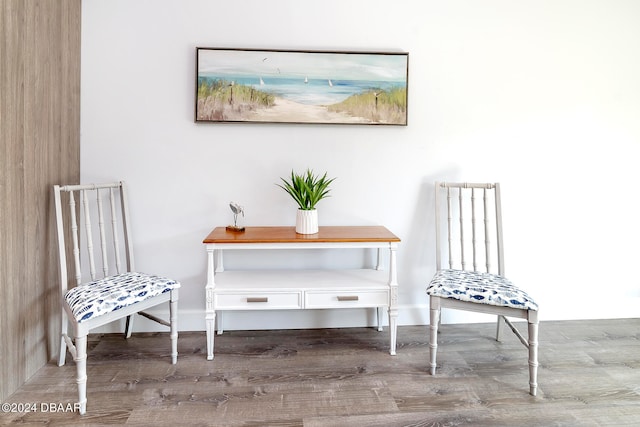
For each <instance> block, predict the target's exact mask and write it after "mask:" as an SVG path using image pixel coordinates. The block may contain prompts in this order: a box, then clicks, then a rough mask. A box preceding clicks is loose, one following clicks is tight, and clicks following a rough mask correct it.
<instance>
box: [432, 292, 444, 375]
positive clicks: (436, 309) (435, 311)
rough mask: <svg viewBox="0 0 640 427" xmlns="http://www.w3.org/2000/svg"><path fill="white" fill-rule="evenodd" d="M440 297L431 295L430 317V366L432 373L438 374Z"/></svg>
mask: <svg viewBox="0 0 640 427" xmlns="http://www.w3.org/2000/svg"><path fill="white" fill-rule="evenodd" d="M440 310H441V308H440V299H439V298H437V297H433V296H432V297H430V310H429V313H430V317H429V330H430V335H429V368H430V371H431V375H435V374H436V353H437V351H438V324H439V322H440Z"/></svg>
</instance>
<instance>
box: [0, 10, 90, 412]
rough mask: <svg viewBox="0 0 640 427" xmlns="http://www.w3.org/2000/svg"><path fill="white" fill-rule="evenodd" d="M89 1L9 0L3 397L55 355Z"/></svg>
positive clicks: (1, 83) (4, 79)
mask: <svg viewBox="0 0 640 427" xmlns="http://www.w3.org/2000/svg"><path fill="white" fill-rule="evenodd" d="M80 25H81V0H56V1H50V0H0V59H1V63H0V130H1V148H0V209H1V210H0V216H1V220H0V304H1V305H2V308H0V401H4V400H5V399H6V398H7V397H9V396H10V395H11V394H12V393H13V392H14V391H15V390H17V389H18V387H19V386H20V385H22V384H23V383H24V382H25V381H26V380H27V379H28V378H29V377H31V376H32V375H33V374H34V373H35V372H36V371H37V370H38V369H39V368H41V367H42V366H43V365H44V364H46V363H47V361H48V360H50V359H52V358H55V357H56V354H55V353H56V347H57V343H58V334H59V329H60V327H59V325H58V323H59V318H60V316H59V312H58V311H59V308H58V307H59V303H58V301H59V291H58V288H57V285H56V278H57V274H58V268H57V262H58V261H57V251H56V244H55V221H54V219H53V216H54V209H53V200H52V197H51V196H52V189H51V186H52V185H53V184H55V183H77V182H78V181H79V179H80Z"/></svg>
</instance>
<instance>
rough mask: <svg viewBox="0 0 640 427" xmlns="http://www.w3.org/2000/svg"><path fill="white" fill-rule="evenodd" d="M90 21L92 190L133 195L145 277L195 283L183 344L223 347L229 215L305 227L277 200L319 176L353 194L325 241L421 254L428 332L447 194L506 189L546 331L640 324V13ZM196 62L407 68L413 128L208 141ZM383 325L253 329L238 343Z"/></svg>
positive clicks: (418, 292)
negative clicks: (188, 340) (283, 53)
mask: <svg viewBox="0 0 640 427" xmlns="http://www.w3.org/2000/svg"><path fill="white" fill-rule="evenodd" d="M82 9H83V10H82V13H83V19H82V87H81V90H82V104H81V105H82V110H81V111H82V123H81V131H82V139H81V143H82V145H81V146H82V149H81V153H82V154H81V155H82V157H81V166H82V181H83V182H92V181H98V180H111V179H116V178H123V179H125V180H127V181H128V182H129V184H130V192H131V196H132V209H133V217H134V218H133V219H134V226H135V228H134V230H133V231H134V235H135V238H136V240H137V252H136V255H137V264H138V269H140V270H145V271H154V272H159V273H161V274H166V275H169V276H172V277H175V278H177V279H179V280H181V281H182V283H183V290H182V293H181V301H180V313H181V314H180V316H181V321H182V325H181V329H196V330H202V329H204V283H205V252H204V248H203V245H202V244H201V241H202V239H203V238H204V237H205V235H206V234H207V233H208V232H209V231H210V230H211V229H212V228H213V227H214V226H219V225H226V224H228V223H229V222H230V221H231V216H230V211H229V209H228V202H229V201H230V200H236V201H239V202H241V203H242V204H243V205H244V206H245V208H246V214H247V216H246V219H245V224H246V225H293V222H294V211H295V206H294V204H293V202H292V201H291V200H289V199H288V196H287V195H286V194H285V193H284V192H283V191H282V190H280V189H279V188H277V187H276V186H275V185H274V183H275V182H277V181H278V177H279V176H284V175H286V174H287V173H288V172H289V171H290V170H291V169H292V168H294V169H298V170H300V169H303V168H306V167H311V168H313V169H315V170H317V171H325V170H326V171H328V173H329V174H330V175H332V176H337V177H338V179H337V180H336V181H335V185H334V187H333V188H334V189H333V193H332V194H333V197H331V198H329V199H327V200H324V201H322V202H321V204H320V205H319V208H320V222H321V225H338V224H382V225H385V226H387V227H388V228H389V229H390V230H392V231H393V232H394V233H395V234H397V235H398V236H399V237H400V238H401V239H402V244H401V248H400V249H401V250H400V253H399V258H398V261H399V268H400V270H399V281H400V286H401V291H400V304H401V313H400V321H401V323H404V324H424V323H428V316H427V312H426V309H425V307H426V305H427V298H426V296H425V294H424V288H425V284H426V282H427V281H428V280H429V278H430V276H431V275H432V274H433V272H434V248H433V246H434V243H433V234H432V229H433V224H432V221H433V215H432V210H433V208H432V190H431V186H432V183H433V181H434V180H435V179H448V180H465V181H474V180H481V181H484V180H487V181H500V182H501V183H502V186H503V198H504V201H503V203H504V206H503V209H504V215H505V217H506V218H505V225H504V226H505V239H506V245H507V251H506V257H507V258H506V261H507V273H508V275H509V276H510V277H511V278H512V279H513V280H514V281H516V282H517V283H519V284H520V285H521V286H522V287H524V288H526V289H528V290H529V292H530V293H531V294H532V295H534V296H535V297H536V298H537V300H538V302H539V303H540V306H541V308H542V311H541V318H542V319H543V320H550V319H569V318H607V317H637V316H638V315H640V309H639V308H638V307H640V283H639V282H640V279H638V276H637V275H635V274H633V273H632V268H633V267H634V266H635V265H636V261H637V256H638V255H639V252H638V249H637V248H638V246H637V245H638V242H639V241H640V227H639V226H638V218H639V217H640V209H639V208H638V203H637V202H636V200H635V199H636V197H637V195H638V191H637V187H636V186H634V184H636V182H637V181H639V180H640V172H639V171H638V166H637V164H636V161H637V152H638V148H639V147H640V120H638V118H639V117H640V79H639V78H638V76H640V26H639V25H638V22H640V2H637V1H635V0H628V1H622V0H607V1H605V0H602V1H595V0H592V1H584V0H563V1H556V0H547V1H519V2H514V1H510V0H487V1H483V2H478V1H472V0H469V1H447V2H441V1H424V2H423V1H411V0H396V1H394V2H391V1H371V0H352V1H348V2H346V1H341V0H325V1H323V2H304V1H296V0H272V1H263V0H236V1H227V2H223V1H211V0H189V1H183V0H180V1H178V0H161V1H158V0H153V1H152V0H146V1H143V0H135V1H132V0H111V1H102V0H84V1H83V5H82ZM196 46H206V47H248V48H282V49H336V50H402V51H407V52H409V54H410V59H409V64H410V70H409V124H408V126H407V127H384V126H333V125H321V126H315V125H283V124H254V125H250V124H230V125H229V124H227V125H221V124H196V123H194V120H193V115H194V92H195V86H194V85H195V83H194V80H195V47H196ZM327 257H328V263H329V264H331V265H338V266H341V265H343V264H347V263H350V262H354V260H353V259H347V260H344V259H342V258H338V257H335V256H331V255H327ZM356 259H357V258H356ZM229 262H232V263H234V264H233V265H234V266H236V267H239V266H250V265H255V264H256V263H264V262H276V263H283V262H284V261H283V260H282V259H273V258H272V257H268V258H267V259H266V260H265V259H263V258H261V257H259V256H258V255H257V254H251V255H248V256H245V257H240V258H236V259H235V260H233V261H229ZM293 262H294V263H296V264H297V265H298V266H300V265H302V264H303V263H304V262H305V260H303V259H300V258H295V257H294V261H293ZM363 316H364V317H363ZM367 316H368V314H364V315H363V314H361V313H346V314H342V313H336V312H322V313H309V312H298V313H293V312H286V313H280V312H279V313H270V314H269V315H265V316H254V315H250V314H241V315H239V314H234V315H233V316H231V315H229V316H228V322H227V324H226V327H227V328H232V329H233V328H259V327H286V326H296V325H300V326H305V327H306V326H335V325H357V324H362V323H368V322H369V320H370V319H368V317H367ZM444 320H445V321H446V322H461V321H478V320H487V319H486V318H484V317H481V316H478V315H475V316H472V315H469V314H465V313H463V312H450V313H448V314H446V317H445V319H444ZM141 325H142V326H141V327H142V328H143V329H144V328H147V327H149V328H150V326H147V325H146V324H141ZM139 326H140V325H139Z"/></svg>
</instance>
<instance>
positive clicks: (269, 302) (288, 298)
mask: <svg viewBox="0 0 640 427" xmlns="http://www.w3.org/2000/svg"><path fill="white" fill-rule="evenodd" d="M300 308H302V293H301V292H273V291H269V292H229V293H227V292H223V293H217V292H216V293H215V294H214V309H216V310H283V309H300Z"/></svg>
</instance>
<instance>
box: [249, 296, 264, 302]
mask: <svg viewBox="0 0 640 427" xmlns="http://www.w3.org/2000/svg"><path fill="white" fill-rule="evenodd" d="M247 302H269V298H267V297H258V298H251V297H249V298H247Z"/></svg>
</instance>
